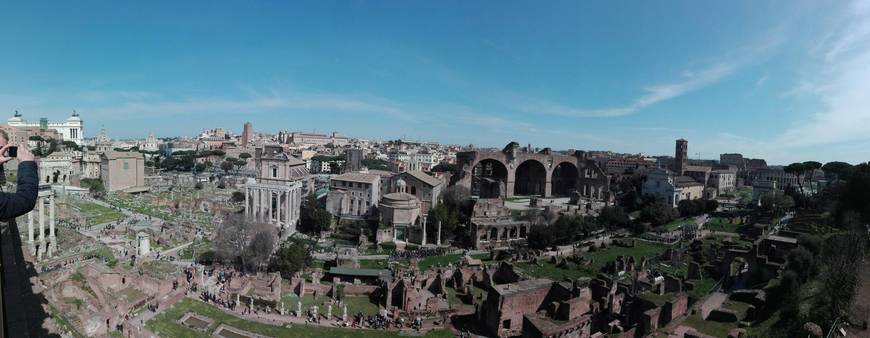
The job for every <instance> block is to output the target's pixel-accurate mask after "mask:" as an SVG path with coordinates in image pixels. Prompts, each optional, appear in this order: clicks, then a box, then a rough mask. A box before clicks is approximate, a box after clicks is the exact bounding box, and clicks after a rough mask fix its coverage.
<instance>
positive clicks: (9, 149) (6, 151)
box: [0, 144, 34, 164]
mask: <svg viewBox="0 0 870 338" xmlns="http://www.w3.org/2000/svg"><path fill="white" fill-rule="evenodd" d="M13 158H18V161H20V162H25V161H33V160H34V157H33V153H31V152H30V150H29V149H27V147H18V146H14V145H11V144H7V145H5V146H3V148H0V164H3V163H6V162H9V161H11V160H12V159H13Z"/></svg>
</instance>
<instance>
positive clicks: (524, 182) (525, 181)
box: [513, 158, 550, 196]
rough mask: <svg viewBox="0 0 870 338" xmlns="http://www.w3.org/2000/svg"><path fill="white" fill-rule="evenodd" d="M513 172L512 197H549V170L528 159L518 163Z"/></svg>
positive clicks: (536, 160)
mask: <svg viewBox="0 0 870 338" xmlns="http://www.w3.org/2000/svg"><path fill="white" fill-rule="evenodd" d="M517 162H518V164H517V166H516V168H515V169H514V170H513V171H514V173H513V174H514V175H513V176H514V190H513V192H514V195H539V196H548V195H549V190H550V189H549V187H548V186H549V185H550V182H549V170H548V169H547V165H545V164H544V163H543V162H541V161H539V160H538V159H534V158H529V159H525V160H524V161H522V162H520V161H517Z"/></svg>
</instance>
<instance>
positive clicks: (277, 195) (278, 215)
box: [275, 191, 284, 229]
mask: <svg viewBox="0 0 870 338" xmlns="http://www.w3.org/2000/svg"><path fill="white" fill-rule="evenodd" d="M281 195H282V193H281V192H280V191H279V192H277V193H275V225H277V226H278V228H279V229H280V228H281V227H282V224H284V222H283V221H282V219H281Z"/></svg>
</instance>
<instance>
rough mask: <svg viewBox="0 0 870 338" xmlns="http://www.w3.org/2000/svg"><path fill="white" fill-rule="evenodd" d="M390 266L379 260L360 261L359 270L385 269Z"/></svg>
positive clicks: (383, 260) (385, 261)
mask: <svg viewBox="0 0 870 338" xmlns="http://www.w3.org/2000/svg"><path fill="white" fill-rule="evenodd" d="M389 266H390V264H389V262H387V260H385V259H380V260H369V259H366V260H360V261H359V268H360V269H386V268H388V267H389Z"/></svg>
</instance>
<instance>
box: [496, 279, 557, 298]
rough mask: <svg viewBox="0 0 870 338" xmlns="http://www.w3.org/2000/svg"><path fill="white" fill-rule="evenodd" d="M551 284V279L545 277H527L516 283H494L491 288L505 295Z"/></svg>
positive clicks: (547, 286) (546, 286)
mask: <svg viewBox="0 0 870 338" xmlns="http://www.w3.org/2000/svg"><path fill="white" fill-rule="evenodd" d="M552 285H553V281H552V280H549V279H545V278H541V279H527V280H522V281H519V282H516V283H510V284H501V285H494V286H493V287H492V288H493V290H495V292H498V294H500V295H502V296H505V295H511V294H516V293H523V292H528V291H531V290H537V289H543V288H549V287H550V286H552Z"/></svg>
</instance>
